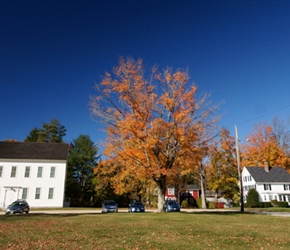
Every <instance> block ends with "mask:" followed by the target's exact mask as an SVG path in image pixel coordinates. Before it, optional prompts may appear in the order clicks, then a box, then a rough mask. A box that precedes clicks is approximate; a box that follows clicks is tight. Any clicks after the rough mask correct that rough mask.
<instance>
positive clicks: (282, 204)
mask: <svg viewBox="0 0 290 250" xmlns="http://www.w3.org/2000/svg"><path fill="white" fill-rule="evenodd" d="M278 207H288V202H287V201H279V202H278Z"/></svg>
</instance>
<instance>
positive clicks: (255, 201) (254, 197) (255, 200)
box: [247, 188, 259, 207]
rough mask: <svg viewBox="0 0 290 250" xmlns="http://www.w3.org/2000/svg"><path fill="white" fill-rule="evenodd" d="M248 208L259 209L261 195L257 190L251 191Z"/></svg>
mask: <svg viewBox="0 0 290 250" xmlns="http://www.w3.org/2000/svg"><path fill="white" fill-rule="evenodd" d="M247 206H248V207H259V193H258V192H257V190H256V189H253V188H252V189H250V190H249V192H248V196H247Z"/></svg>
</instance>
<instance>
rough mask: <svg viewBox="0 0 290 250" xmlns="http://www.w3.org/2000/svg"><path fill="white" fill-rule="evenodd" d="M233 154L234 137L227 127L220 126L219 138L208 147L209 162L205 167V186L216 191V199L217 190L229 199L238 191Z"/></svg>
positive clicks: (236, 171)
mask: <svg viewBox="0 0 290 250" xmlns="http://www.w3.org/2000/svg"><path fill="white" fill-rule="evenodd" d="M235 155H236V150H235V139H234V137H233V136H232V135H231V134H230V131H229V130H228V129H225V128H222V129H221V131H220V134H219V140H215V141H214V143H213V145H211V147H210V150H209V160H210V164H209V166H208V168H207V169H206V174H207V186H208V187H209V188H210V189H211V190H213V191H214V192H215V193H216V199H217V194H218V191H219V190H222V191H223V192H224V196H225V198H231V199H234V196H235V195H236V194H237V193H238V192H239V187H238V185H237V184H238V170H237V166H236V156H235Z"/></svg>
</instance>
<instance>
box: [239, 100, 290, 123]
mask: <svg viewBox="0 0 290 250" xmlns="http://www.w3.org/2000/svg"><path fill="white" fill-rule="evenodd" d="M288 107H290V104H289V105H287V106H285V107H283V108H279V109H277V110H275V111H272V112H270V113H267V114H265V115H261V116H258V117H256V118H253V119H249V120H245V121H242V122H239V123H237V124H242V123H246V122H251V121H254V120H258V119H260V118H263V117H265V116H268V115H272V114H274V113H276V112H278V111H280V110H283V109H286V108H288Z"/></svg>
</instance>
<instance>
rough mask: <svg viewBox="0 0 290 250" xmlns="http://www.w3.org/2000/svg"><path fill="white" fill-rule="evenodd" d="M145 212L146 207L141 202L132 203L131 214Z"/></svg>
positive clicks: (130, 205) (130, 206)
mask: <svg viewBox="0 0 290 250" xmlns="http://www.w3.org/2000/svg"><path fill="white" fill-rule="evenodd" d="M134 212H145V206H144V204H143V203H142V202H141V201H131V203H130V204H129V213H134Z"/></svg>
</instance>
